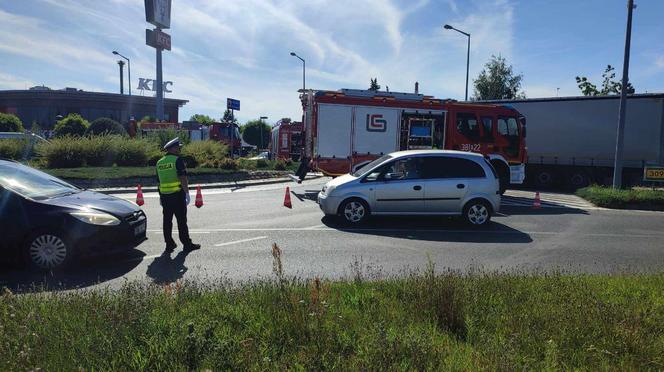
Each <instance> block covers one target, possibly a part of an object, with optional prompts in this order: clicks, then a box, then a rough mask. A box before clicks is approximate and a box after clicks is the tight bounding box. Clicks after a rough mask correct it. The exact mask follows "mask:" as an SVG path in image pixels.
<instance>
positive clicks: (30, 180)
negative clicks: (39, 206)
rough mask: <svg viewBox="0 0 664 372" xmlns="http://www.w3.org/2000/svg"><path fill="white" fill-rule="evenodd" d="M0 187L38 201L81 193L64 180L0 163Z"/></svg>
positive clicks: (15, 165)
mask: <svg viewBox="0 0 664 372" xmlns="http://www.w3.org/2000/svg"><path fill="white" fill-rule="evenodd" d="M0 185H1V186H2V187H4V188H5V189H7V190H11V191H13V192H15V193H17V194H19V195H22V196H25V197H27V198H30V199H36V200H43V199H48V198H53V197H56V196H64V195H69V194H75V193H77V192H80V191H81V190H80V189H79V188H77V187H76V186H73V185H70V184H68V183H67V182H65V181H63V180H60V179H58V178H55V177H53V176H50V175H48V174H46V173H44V172H40V171H38V170H35V169H32V168H29V167H26V166H23V165H20V164H2V163H0Z"/></svg>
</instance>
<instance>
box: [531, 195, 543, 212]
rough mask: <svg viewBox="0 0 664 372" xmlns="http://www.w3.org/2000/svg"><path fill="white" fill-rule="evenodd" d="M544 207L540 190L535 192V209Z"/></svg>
mask: <svg viewBox="0 0 664 372" xmlns="http://www.w3.org/2000/svg"><path fill="white" fill-rule="evenodd" d="M541 207H542V202H541V200H540V194H539V191H537V192H535V200H534V201H533V209H540V208H541Z"/></svg>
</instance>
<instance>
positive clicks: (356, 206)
mask: <svg viewBox="0 0 664 372" xmlns="http://www.w3.org/2000/svg"><path fill="white" fill-rule="evenodd" d="M364 213H365V210H364V206H363V205H362V203H360V202H355V201H353V202H350V203H348V204H346V207H345V208H344V217H346V220H348V221H350V222H359V221H361V220H362V218H364Z"/></svg>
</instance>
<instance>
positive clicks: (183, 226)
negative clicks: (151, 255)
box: [157, 137, 201, 252]
mask: <svg viewBox="0 0 664 372" xmlns="http://www.w3.org/2000/svg"><path fill="white" fill-rule="evenodd" d="M180 147H182V143H181V142H180V139H179V138H178V137H176V138H174V139H173V140H171V141H169V142H168V143H167V144H166V145H164V150H165V151H166V155H165V156H164V157H163V158H161V159H160V160H159V161H158V162H157V177H158V178H159V201H160V204H161V207H162V210H163V215H164V223H163V230H164V240H165V241H166V251H168V252H172V251H173V250H175V248H176V247H177V244H175V241H174V240H173V236H172V235H171V232H172V230H173V215H175V219H176V220H177V223H178V235H179V237H180V242H181V243H182V245H183V248H184V250H185V251H193V250H196V249H199V248H200V247H201V245H200V244H194V243H193V242H192V241H191V238H190V237H189V228H188V227H187V206H188V205H189V203H190V202H191V196H190V195H189V182H188V180H187V168H186V167H185V165H184V160H183V159H182V158H181V157H180V156H179V155H180Z"/></svg>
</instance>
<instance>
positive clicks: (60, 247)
mask: <svg viewBox="0 0 664 372" xmlns="http://www.w3.org/2000/svg"><path fill="white" fill-rule="evenodd" d="M28 253H29V254H30V259H31V260H32V262H33V263H34V264H35V265H37V266H38V267H41V268H44V269H51V268H54V267H57V266H60V265H62V263H63V262H64V261H65V258H67V247H66V246H65V243H64V242H63V241H62V239H60V238H58V237H57V236H55V235H40V236H38V237H37V238H35V240H33V241H32V244H30V249H29V252H28Z"/></svg>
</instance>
